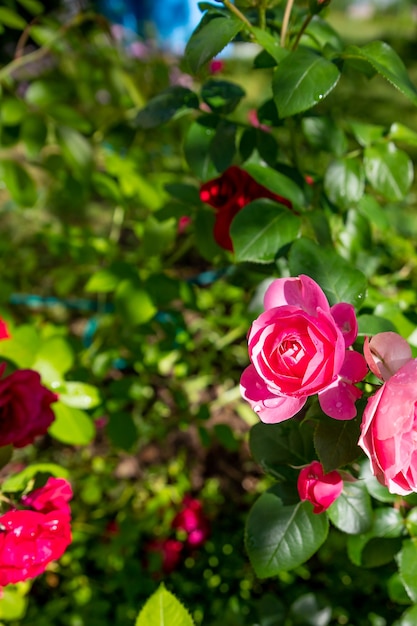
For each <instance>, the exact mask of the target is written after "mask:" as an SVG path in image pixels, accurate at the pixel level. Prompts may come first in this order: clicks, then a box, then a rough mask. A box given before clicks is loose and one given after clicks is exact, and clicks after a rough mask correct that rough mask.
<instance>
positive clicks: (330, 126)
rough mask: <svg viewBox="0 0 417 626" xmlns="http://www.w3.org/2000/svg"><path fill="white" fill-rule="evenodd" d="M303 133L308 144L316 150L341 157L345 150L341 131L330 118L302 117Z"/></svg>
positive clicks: (345, 146) (344, 136)
mask: <svg viewBox="0 0 417 626" xmlns="http://www.w3.org/2000/svg"><path fill="white" fill-rule="evenodd" d="M301 123H302V128H303V133H304V135H305V137H306V139H307V141H308V143H309V144H310V145H311V146H312V147H313V148H316V149H318V150H324V151H325V152H331V153H333V154H335V155H336V156H341V155H342V154H343V153H344V152H345V151H346V149H347V139H346V135H345V133H344V132H343V129H342V128H341V127H340V126H339V125H338V124H337V123H336V122H335V121H334V120H333V119H332V118H330V117H325V116H316V117H303V119H302V122H301Z"/></svg>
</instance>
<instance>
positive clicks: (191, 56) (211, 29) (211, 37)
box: [185, 15, 243, 73]
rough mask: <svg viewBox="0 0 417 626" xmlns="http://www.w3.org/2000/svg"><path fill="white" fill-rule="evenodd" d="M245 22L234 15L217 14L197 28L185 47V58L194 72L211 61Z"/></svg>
mask: <svg viewBox="0 0 417 626" xmlns="http://www.w3.org/2000/svg"><path fill="white" fill-rule="evenodd" d="M242 28H243V23H242V22H241V21H240V20H239V19H237V18H235V17H234V16H230V17H223V16H222V15H217V16H215V17H213V18H212V19H210V21H207V22H206V23H205V24H203V25H202V26H200V27H199V28H197V29H196V30H195V31H194V32H193V34H192V35H191V38H190V39H189V41H188V43H187V45H186V48H185V60H186V62H187V63H188V65H189V66H190V69H191V71H192V72H193V73H196V72H198V70H199V69H200V68H201V66H202V65H204V63H207V61H210V59H212V58H213V57H215V56H216V55H217V54H218V53H219V52H221V51H222V50H223V48H224V47H225V46H227V44H228V43H230V41H232V39H234V38H235V37H236V35H237V34H238V33H239V32H240V31H241V30H242Z"/></svg>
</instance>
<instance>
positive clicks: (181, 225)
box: [178, 215, 192, 235]
mask: <svg viewBox="0 0 417 626" xmlns="http://www.w3.org/2000/svg"><path fill="white" fill-rule="evenodd" d="M191 222H192V219H191V217H188V215H182V216H181V217H180V219H179V220H178V234H179V235H182V233H183V232H184V231H185V230H187V228H188V226H189V225H190V224H191Z"/></svg>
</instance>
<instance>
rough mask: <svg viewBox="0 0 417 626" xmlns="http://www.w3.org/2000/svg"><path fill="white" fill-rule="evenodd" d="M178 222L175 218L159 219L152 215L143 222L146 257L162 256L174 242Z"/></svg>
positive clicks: (143, 243)
mask: <svg viewBox="0 0 417 626" xmlns="http://www.w3.org/2000/svg"><path fill="white" fill-rule="evenodd" d="M176 236H177V224H176V220H175V219H174V218H169V219H167V220H163V221H161V222H160V221H158V220H157V219H155V217H153V215H150V216H149V217H148V218H147V219H146V221H145V223H144V224H143V239H142V246H143V248H142V249H143V254H144V257H145V258H150V257H153V256H158V257H161V256H162V255H163V253H164V252H166V251H167V250H168V249H169V248H170V247H171V246H172V244H173V243H174V241H175V238H176Z"/></svg>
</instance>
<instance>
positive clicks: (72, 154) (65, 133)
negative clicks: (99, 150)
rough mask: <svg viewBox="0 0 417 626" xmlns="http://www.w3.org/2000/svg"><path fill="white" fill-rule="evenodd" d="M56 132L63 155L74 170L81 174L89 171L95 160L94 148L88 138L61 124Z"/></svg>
mask: <svg viewBox="0 0 417 626" xmlns="http://www.w3.org/2000/svg"><path fill="white" fill-rule="evenodd" d="M56 132H57V139H58V143H59V145H60V147H61V150H62V156H63V157H64V159H65V161H66V162H67V163H68V165H69V166H70V168H71V169H72V170H73V172H74V173H75V174H81V175H85V174H86V173H88V171H89V170H90V168H91V166H92V162H93V149H92V146H91V144H90V142H89V141H88V139H86V138H85V137H84V135H82V134H81V133H80V132H78V130H75V129H74V128H70V127H69V126H60V127H59V128H57V131H56Z"/></svg>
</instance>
